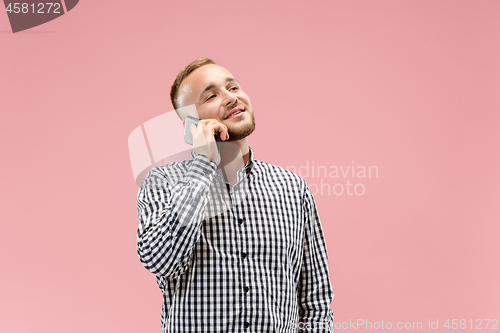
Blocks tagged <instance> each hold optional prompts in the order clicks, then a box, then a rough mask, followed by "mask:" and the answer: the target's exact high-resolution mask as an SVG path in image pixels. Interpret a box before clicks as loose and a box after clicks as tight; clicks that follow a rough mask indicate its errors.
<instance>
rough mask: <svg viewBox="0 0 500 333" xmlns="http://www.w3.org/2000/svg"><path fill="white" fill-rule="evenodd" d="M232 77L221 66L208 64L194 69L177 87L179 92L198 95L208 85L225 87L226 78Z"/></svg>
mask: <svg viewBox="0 0 500 333" xmlns="http://www.w3.org/2000/svg"><path fill="white" fill-rule="evenodd" d="M232 77H233V75H232V74H231V72H229V71H228V70H227V69H225V68H224V67H222V66H219V65H215V64H209V65H205V66H202V67H200V68H197V69H195V70H194V71H193V72H192V73H191V74H189V75H188V76H187V77H186V78H185V79H184V80H183V81H182V84H181V85H180V87H179V92H180V93H181V94H182V93H193V94H198V93H200V92H201V91H203V89H205V88H206V87H207V86H209V85H212V84H214V85H225V82H226V79H227V78H232Z"/></svg>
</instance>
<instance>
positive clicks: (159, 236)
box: [137, 155, 217, 278]
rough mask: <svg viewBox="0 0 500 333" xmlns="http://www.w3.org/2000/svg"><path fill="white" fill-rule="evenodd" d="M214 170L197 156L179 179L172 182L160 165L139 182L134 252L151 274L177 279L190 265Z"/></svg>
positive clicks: (202, 158)
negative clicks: (137, 222)
mask: <svg viewBox="0 0 500 333" xmlns="http://www.w3.org/2000/svg"><path fill="white" fill-rule="evenodd" d="M216 169H217V165H216V164H215V163H214V162H211V161H210V160H209V159H208V158H207V157H206V156H205V155H196V157H194V158H193V160H192V163H191V164H190V166H189V169H188V170H187V172H186V173H185V175H184V177H182V179H180V180H179V181H178V182H176V183H174V184H172V182H171V181H170V180H169V179H168V177H167V176H166V175H165V173H164V172H163V171H162V169H161V168H153V169H152V170H151V171H150V172H149V173H148V175H147V176H146V178H145V179H144V181H143V182H142V184H141V186H140V188H139V192H138V194H137V212H138V219H139V227H138V230H137V252H138V254H139V259H140V260H141V262H142V264H143V265H144V267H145V268H146V269H147V270H148V271H150V272H151V273H154V274H157V275H161V276H165V277H166V278H177V277H178V276H179V275H180V274H182V273H184V272H185V271H186V270H187V268H188V267H189V265H190V262H191V256H192V252H193V248H194V246H195V244H196V242H197V240H198V239H199V237H200V235H201V231H202V221H203V219H204V214H205V209H204V208H205V206H206V204H207V202H208V201H209V200H210V197H209V196H210V191H209V186H210V183H211V182H212V179H213V176H214V174H215V170H216Z"/></svg>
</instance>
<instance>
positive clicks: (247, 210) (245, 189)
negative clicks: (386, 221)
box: [137, 148, 333, 333]
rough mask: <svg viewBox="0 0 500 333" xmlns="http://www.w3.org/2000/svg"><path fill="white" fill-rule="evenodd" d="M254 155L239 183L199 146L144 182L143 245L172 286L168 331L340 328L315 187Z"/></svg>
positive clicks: (166, 293) (147, 261)
mask: <svg viewBox="0 0 500 333" xmlns="http://www.w3.org/2000/svg"><path fill="white" fill-rule="evenodd" d="M253 155H254V154H253V151H252V149H251V148H250V158H249V161H248V162H247V165H246V166H245V168H242V169H241V170H240V171H238V182H237V184H235V185H234V186H233V185H231V184H229V183H226V182H225V181H224V178H223V176H222V173H221V171H220V170H219V169H218V168H217V165H216V164H215V162H212V161H210V160H209V159H208V158H207V157H206V156H204V155H196V154H194V152H193V153H192V156H193V158H192V159H191V160H187V161H182V162H175V163H171V164H168V165H164V166H159V167H155V168H153V169H152V170H151V171H150V172H149V173H148V175H147V177H146V178H145V180H144V181H143V182H142V184H141V187H140V189H139V193H138V195H137V209H138V218H139V228H138V231H137V251H138V254H139V258H140V260H141V262H142V264H143V265H144V267H146V269H147V270H148V271H150V272H151V273H154V274H156V280H157V283H158V286H159V287H160V289H161V291H162V292H163V307H162V312H161V326H162V332H163V333H166V332H175V333H178V332H197V333H199V332H217V333H221V332H259V333H264V332H297V331H299V330H301V329H304V330H303V331H302V330H301V332H333V312H332V309H331V307H330V303H331V301H332V299H333V290H332V287H331V284H330V282H329V280H328V259H327V250H326V244H325V240H324V235H323V230H322V228H321V223H320V219H319V216H318V212H317V210H316V205H315V203H314V199H313V197H312V194H311V192H310V190H309V187H308V186H307V184H306V182H305V181H304V180H303V179H302V178H300V177H299V176H297V175H296V174H294V173H292V172H290V171H288V170H286V169H283V168H281V167H278V166H274V165H271V164H268V163H265V162H261V161H258V160H256V159H255V158H254V156H253Z"/></svg>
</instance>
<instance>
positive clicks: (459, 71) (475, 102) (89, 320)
mask: <svg viewBox="0 0 500 333" xmlns="http://www.w3.org/2000/svg"><path fill="white" fill-rule="evenodd" d="M499 17H500V1H497V0H482V1H457V0H453V1H442V0H440V1H435V0H432V1H399V0H398V1H380V0H377V1H372V0H370V1H337V2H332V1H321V2H315V1H294V2H290V1H289V2H278V1H274V2H273V1H215V2H214V1H203V2H202V1H177V2H173V1H147V2H139V1H134V2H132V1H127V2H125V1H117V0H115V1H81V2H80V3H79V4H78V5H77V6H76V7H75V8H74V9H73V10H72V11H71V12H69V13H68V14H66V15H63V16H62V17H60V18H58V19H56V20H54V21H51V22H48V23H46V24H44V25H42V26H39V27H36V28H33V29H31V30H28V31H26V32H22V33H17V34H12V33H11V32H10V26H9V22H8V19H7V14H6V13H5V12H3V11H2V12H0V48H1V51H0V60H1V61H0V77H1V78H0V112H1V119H0V136H1V141H0V142H1V153H2V167H1V172H2V186H1V191H0V203H1V207H2V210H1V230H0V237H1V240H0V241H1V242H0V244H1V251H0V263H1V274H0V332H50V333H56V332H64V333H67V332H73V333H77V332H160V309H161V303H162V298H161V293H160V290H159V289H158V287H157V285H156V282H155V279H154V275H152V274H151V273H149V272H147V271H146V270H145V269H144V268H143V267H142V265H141V263H140V261H139V259H138V256H137V253H136V243H135V241H136V230H137V208H136V201H135V200H136V195H137V190H138V187H137V185H136V184H135V183H134V179H133V175H132V169H131V165H130V160H129V155H128V147H127V138H128V135H129V134H130V132H131V131H132V130H133V129H134V128H136V127H137V126H139V125H140V124H142V123H144V122H145V121H147V120H149V119H152V118H154V117H156V116H158V115H160V114H162V113H164V112H168V111H171V110H172V106H171V104H170V100H169V90H170V85H171V84H172V81H173V80H174V78H175V75H176V74H177V72H178V71H179V70H180V69H181V68H182V67H183V66H184V65H186V64H187V63H188V62H189V61H191V60H193V59H195V58H197V57H203V56H206V57H210V58H212V59H214V60H215V61H216V62H217V63H219V64H221V65H223V66H225V67H227V68H228V69H229V70H230V71H231V72H232V73H233V74H234V75H235V76H236V77H237V79H238V80H239V81H240V82H241V83H242V87H243V89H244V90H245V92H246V93H247V94H248V95H249V96H250V98H251V101H252V105H253V107H254V110H255V119H256V123H257V128H256V130H255V132H254V134H252V135H251V137H250V138H249V142H250V146H251V147H252V148H253V149H254V150H255V153H256V157H257V158H258V159H260V160H263V161H266V162H269V163H273V164H277V165H280V166H283V167H295V168H297V169H298V168H299V167H300V166H304V165H306V164H307V163H309V165H310V166H311V165H312V163H313V161H314V165H315V166H320V165H321V166H327V167H328V168H329V167H331V166H339V167H340V166H343V167H344V168H346V167H347V166H352V165H356V166H358V165H362V166H377V167H378V171H379V172H378V177H373V175H372V178H366V179H360V178H352V177H349V176H348V177H347V178H346V179H345V178H342V177H341V178H340V179H331V178H328V179H324V180H323V181H324V182H328V183H330V184H335V183H346V181H347V180H349V181H350V182H351V183H352V184H356V183H362V184H363V186H364V187H365V193H364V194H363V195H352V196H349V195H347V194H343V195H339V196H337V195H334V194H331V195H328V194H325V193H323V195H322V194H321V193H317V194H316V196H315V199H316V203H317V206H318V210H319V213H320V217H321V220H322V223H323V227H324V231H325V234H326V239H327V247H328V253H329V257H330V277H331V281H332V284H333V287H334V290H335V299H334V301H333V303H332V307H333V310H334V314H335V319H336V321H338V322H346V321H349V320H351V321H355V320H357V319H364V320H369V321H371V322H381V321H382V320H383V321H384V322H387V321H391V322H392V323H393V324H394V325H396V323H397V322H408V321H409V322H414V321H420V322H422V323H423V327H424V329H423V330H420V331H427V326H428V321H429V319H430V320H432V321H435V320H436V319H439V330H442V331H448V330H447V329H445V328H444V327H442V326H443V324H444V322H445V320H446V319H454V318H455V319H466V320H467V321H468V320H470V319H472V320H473V321H474V325H475V323H476V322H475V320H476V319H497V320H500V283H499V282H498V281H500V267H499V263H500V246H499V244H498V239H499V236H500V227H499V221H500V209H499V206H500V205H499V203H500V194H499V193H500V191H499V190H500V176H499V170H500V157H499V151H500V134H499V133H500V126H499V125H500V115H499V110H500V92H499V88H500V62H499V60H498V59H500V20H499ZM353 161H354V163H353ZM306 180H307V181H308V183H309V184H317V185H318V184H321V179H320V178H318V177H311V176H310V175H309V177H308V178H306ZM490 326H491V325H490ZM482 328H483V329H484V328H485V324H484V323H483V325H482ZM497 328H500V323H499V324H498V325H497ZM336 331H337V332H340V331H342V329H340V330H339V329H337V330H336ZM461 331H466V330H461Z"/></svg>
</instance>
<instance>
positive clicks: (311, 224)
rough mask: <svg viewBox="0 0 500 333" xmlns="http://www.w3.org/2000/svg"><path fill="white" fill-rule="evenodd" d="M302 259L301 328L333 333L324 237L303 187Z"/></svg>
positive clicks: (312, 203) (307, 188)
mask: <svg viewBox="0 0 500 333" xmlns="http://www.w3.org/2000/svg"><path fill="white" fill-rule="evenodd" d="M303 212H304V223H305V225H304V255H303V261H302V269H301V276H300V283H299V289H298V301H299V309H300V322H301V327H302V328H304V329H305V330H306V331H307V330H308V329H310V330H312V331H311V332H315V333H317V332H333V311H332V308H331V307H330V303H331V302H332V300H333V288H332V286H331V284H330V281H329V278H328V255H327V250H326V243H325V237H324V234H323V229H322V227H321V222H320V219H319V215H318V211H317V209H316V204H315V202H314V198H313V196H312V194H311V191H310V190H309V187H308V186H307V184H306V185H305V193H304V198H303Z"/></svg>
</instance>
